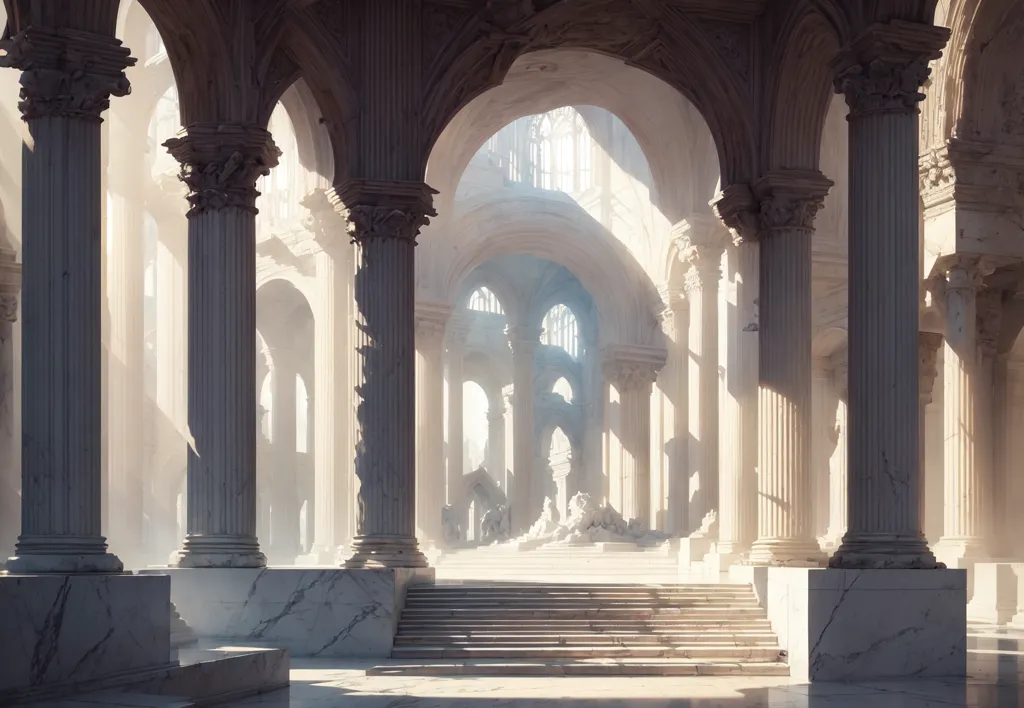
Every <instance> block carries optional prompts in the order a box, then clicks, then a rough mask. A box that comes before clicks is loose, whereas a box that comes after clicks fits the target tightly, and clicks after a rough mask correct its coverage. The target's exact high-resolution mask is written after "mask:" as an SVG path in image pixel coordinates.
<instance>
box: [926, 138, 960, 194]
mask: <svg viewBox="0 0 1024 708" xmlns="http://www.w3.org/2000/svg"><path fill="white" fill-rule="evenodd" d="M918 172H919V174H920V183H921V195H922V196H923V197H924V199H925V205H926V206H927V205H928V203H929V202H930V201H932V199H930V198H929V197H931V195H934V194H935V193H936V192H945V191H947V190H949V191H951V190H952V187H953V185H954V184H955V182H956V170H954V169H953V165H952V164H951V163H950V161H949V152H948V151H947V149H946V148H945V147H943V148H938V149H933V150H928V151H927V152H925V153H924V154H922V155H921V158H920V160H919V162H918Z"/></svg>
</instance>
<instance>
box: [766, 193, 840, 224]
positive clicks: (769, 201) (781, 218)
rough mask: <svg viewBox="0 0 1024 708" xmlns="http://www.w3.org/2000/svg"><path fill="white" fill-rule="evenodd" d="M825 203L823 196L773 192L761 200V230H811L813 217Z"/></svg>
mask: <svg viewBox="0 0 1024 708" xmlns="http://www.w3.org/2000/svg"><path fill="white" fill-rule="evenodd" d="M824 204H825V198H824V196H817V195H815V196H811V197H797V196H792V195H788V194H775V195H772V196H769V197H766V198H764V199H762V200H761V213H760V221H761V230H762V232H773V231H794V230H798V229H800V230H808V231H810V230H813V229H814V218H815V217H816V216H817V215H818V212H819V211H820V210H821V208H822V206H824Z"/></svg>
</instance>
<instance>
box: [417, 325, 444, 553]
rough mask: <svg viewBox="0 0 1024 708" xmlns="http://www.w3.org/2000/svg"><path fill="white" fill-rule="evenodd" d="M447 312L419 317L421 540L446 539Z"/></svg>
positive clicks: (418, 401) (418, 474)
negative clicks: (445, 332) (445, 348)
mask: <svg viewBox="0 0 1024 708" xmlns="http://www.w3.org/2000/svg"><path fill="white" fill-rule="evenodd" d="M446 320H447V313H444V312H434V311H431V312H422V313H418V314H417V319H416V348H417V350H418V351H419V359H418V362H417V369H416V419H417V425H416V435H417V438H416V442H417V453H416V489H417V490H418V494H417V497H416V528H417V534H418V536H419V539H420V541H425V540H429V541H432V542H433V543H435V544H441V543H442V542H443V541H444V529H443V527H442V523H441V520H442V519H441V514H442V509H443V508H444V506H445V504H446V503H447V496H446V491H447V488H448V486H447V484H446V483H445V464H444V328H445V322H446Z"/></svg>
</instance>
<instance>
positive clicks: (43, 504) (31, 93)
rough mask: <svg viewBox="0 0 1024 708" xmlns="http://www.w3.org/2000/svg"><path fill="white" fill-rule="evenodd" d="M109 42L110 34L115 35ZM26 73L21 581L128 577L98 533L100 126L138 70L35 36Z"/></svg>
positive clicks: (63, 35)
mask: <svg viewBox="0 0 1024 708" xmlns="http://www.w3.org/2000/svg"><path fill="white" fill-rule="evenodd" d="M110 31H111V35H112V34H113V27H111V28H110ZM3 49H4V52H5V53H4V54H3V56H0V65H2V66H7V67H14V68H18V69H21V70H22V75H21V101H20V103H19V104H18V108H19V109H20V111H21V113H22V118H23V120H25V122H26V123H27V124H28V131H29V134H30V136H31V146H32V149H31V150H25V151H24V155H23V158H22V201H23V209H22V234H23V237H22V260H23V266H22V267H23V274H24V285H23V296H22V297H23V300H22V351H23V357H22V437H23V441H22V485H21V493H22V517H21V536H20V537H19V539H18V544H17V548H16V551H15V556H14V557H13V558H11V560H10V561H9V562H8V565H7V568H8V570H9V571H12V572H16V573H46V572H58V573H69V572H70V573H75V572H119V571H120V570H121V569H122V564H121V561H120V560H119V559H118V558H117V557H116V556H114V555H112V554H110V553H108V552H107V543H106V539H105V538H103V536H102V535H101V533H102V532H101V490H102V487H103V484H102V477H103V469H102V466H101V465H102V463H101V457H100V450H101V438H102V435H103V431H102V428H101V415H102V411H101V367H102V363H101V350H102V325H101V322H102V307H103V304H102V303H103V284H102V280H101V273H102V268H101V258H102V249H103V243H104V239H103V238H102V216H101V215H102V206H103V194H102V191H101V172H102V165H101V155H100V123H101V121H102V117H101V116H102V114H103V112H104V111H105V110H106V109H107V108H109V105H110V97H111V96H124V95H126V94H127V93H128V91H129V88H130V87H129V83H128V79H127V77H126V76H125V74H124V70H125V69H126V68H127V67H129V66H131V65H133V64H134V63H135V60H134V59H133V58H131V57H129V52H128V50H127V49H126V48H124V47H122V46H121V42H120V41H118V40H117V39H115V38H114V37H113V36H107V35H101V34H94V33H92V32H83V31H80V30H75V29H68V28H59V29H58V28H53V27H45V26H33V27H27V28H25V29H23V30H22V31H21V32H19V33H18V34H17V35H16V36H15V37H14V38H13V39H10V40H5V41H4V42H3Z"/></svg>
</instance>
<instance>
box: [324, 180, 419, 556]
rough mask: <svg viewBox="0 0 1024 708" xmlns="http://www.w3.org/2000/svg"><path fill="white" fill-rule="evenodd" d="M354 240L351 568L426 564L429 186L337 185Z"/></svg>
mask: <svg viewBox="0 0 1024 708" xmlns="http://www.w3.org/2000/svg"><path fill="white" fill-rule="evenodd" d="M337 191H338V196H339V197H340V199H341V202H342V203H343V204H344V205H345V206H346V207H347V210H348V211H347V215H348V220H349V233H350V235H351V237H352V240H353V241H354V242H355V246H356V255H355V268H356V270H355V291H354V292H355V303H356V309H357V314H356V318H357V330H356V331H357V335H356V342H355V349H356V352H357V368H358V371H359V374H358V378H357V379H356V381H355V384H356V386H355V389H356V396H357V399H358V404H357V411H356V416H357V419H358V422H359V433H360V435H359V438H358V439H357V440H356V445H355V449H356V460H355V473H356V477H358V479H359V491H358V495H357V499H356V504H357V512H356V537H355V539H354V541H353V543H352V546H353V551H354V553H353V555H352V557H351V558H349V560H348V561H347V562H346V567H349V568H373V567H378V568H379V567H386V568H418V567H425V566H426V564H427V560H426V558H425V557H424V556H423V553H422V552H421V551H420V549H419V545H418V543H417V541H416V380H415V379H416V374H415V363H416V356H415V355H416V319H415V296H414V289H415V282H416V273H415V268H414V265H413V261H414V249H415V246H416V237H417V235H418V234H419V231H420V228H422V227H423V226H424V225H426V224H427V223H428V221H429V217H430V216H433V214H434V211H433V208H432V206H431V200H432V194H433V191H432V190H431V189H430V188H429V187H428V186H427V185H425V184H423V183H422V182H403V181H375V180H354V181H350V182H347V183H345V184H343V185H341V186H339V187H338V188H337Z"/></svg>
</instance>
